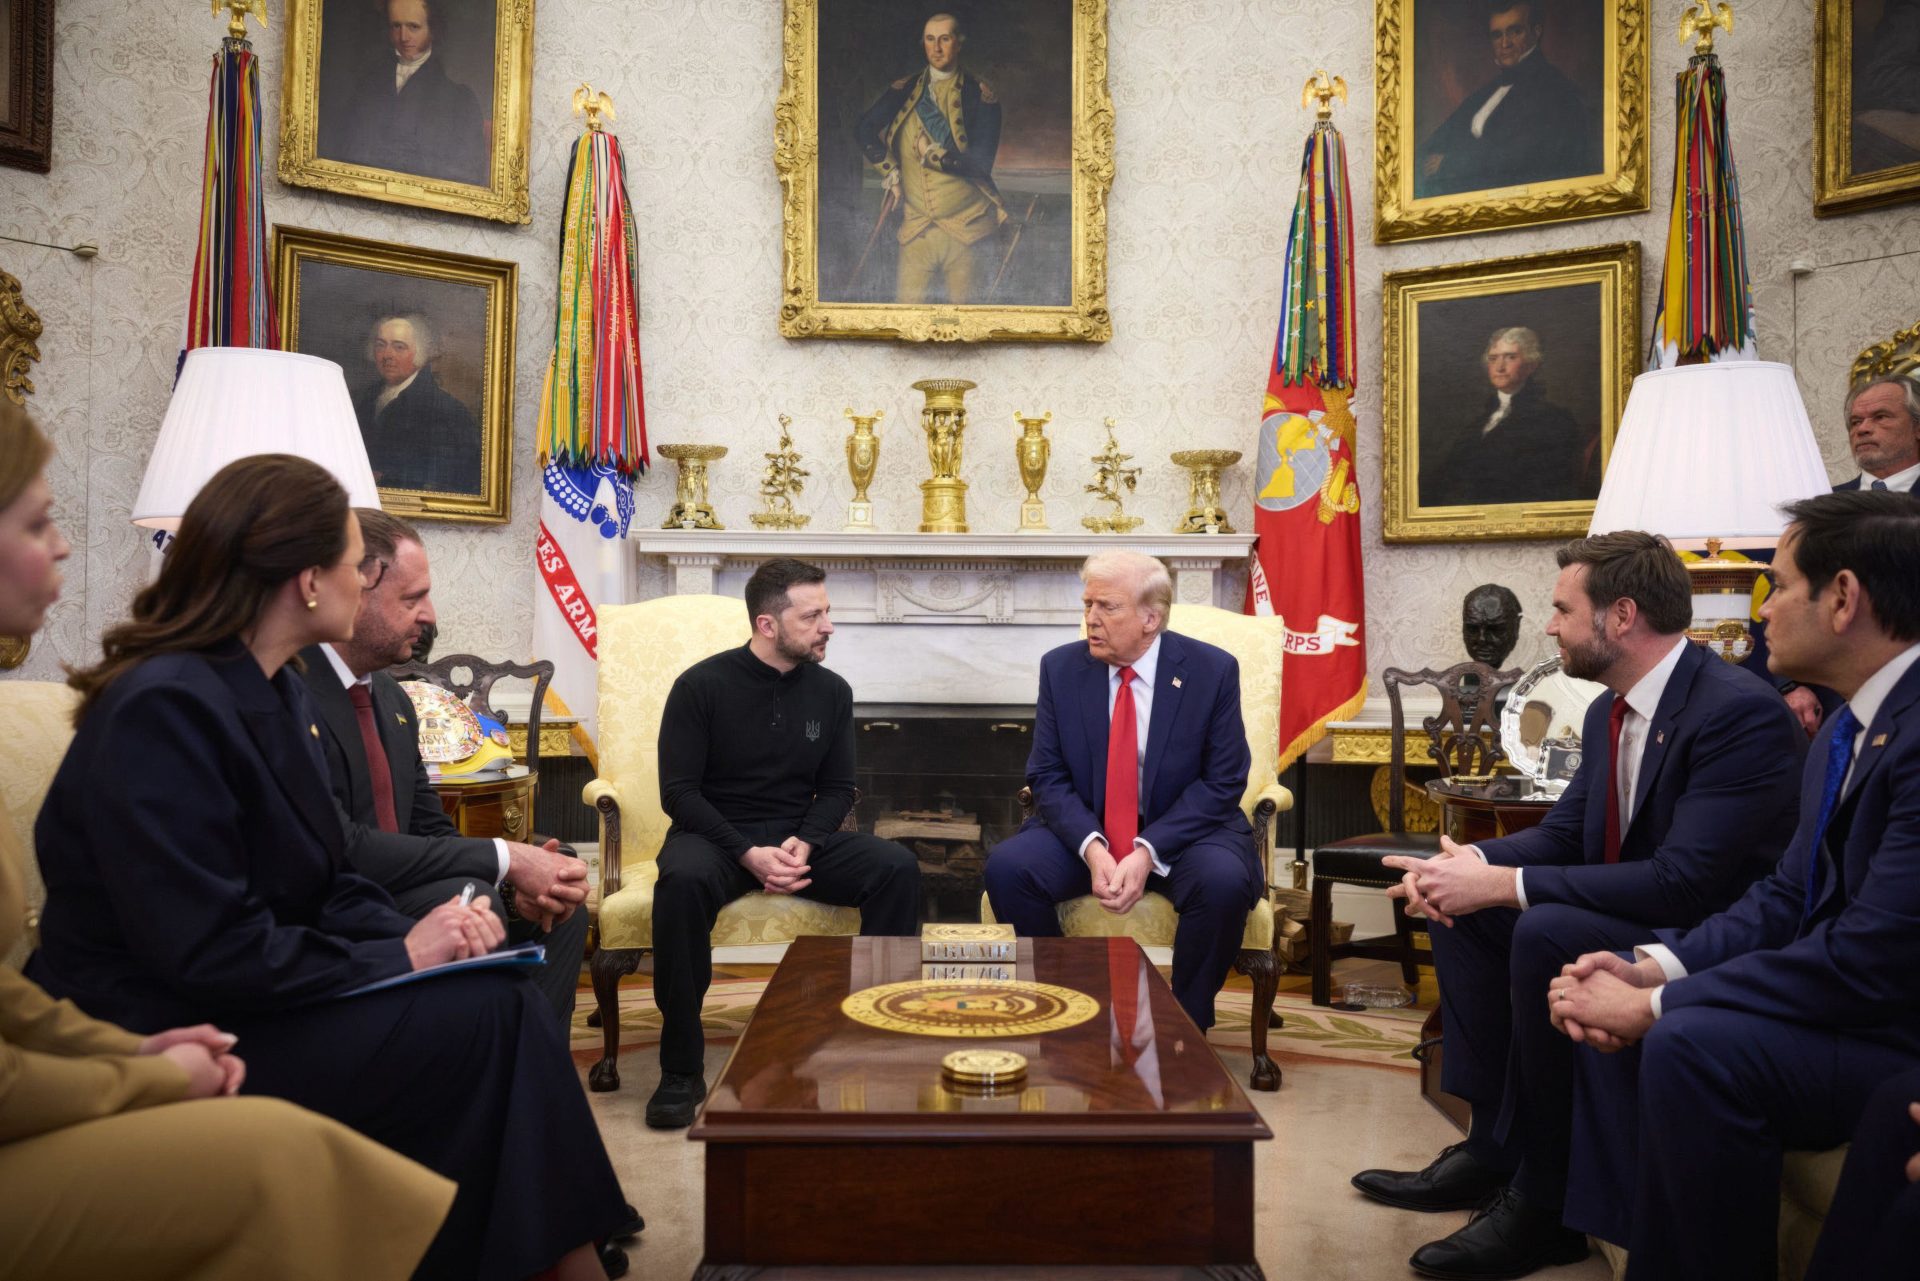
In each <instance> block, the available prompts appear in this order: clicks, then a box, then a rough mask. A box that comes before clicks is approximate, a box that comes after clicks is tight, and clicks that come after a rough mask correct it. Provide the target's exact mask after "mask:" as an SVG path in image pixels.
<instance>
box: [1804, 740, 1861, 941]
mask: <svg viewBox="0 0 1920 1281" xmlns="http://www.w3.org/2000/svg"><path fill="white" fill-rule="evenodd" d="M1859 732H1860V718H1859V717H1858V716H1855V715H1854V714H1853V709H1852V708H1851V707H1849V706H1847V705H1846V704H1845V703H1842V704H1841V705H1840V714H1839V715H1838V716H1835V717H1834V718H1833V737H1832V738H1831V739H1829V740H1828V741H1827V777H1826V781H1825V782H1824V783H1822V784H1821V787H1820V819H1819V821H1818V822H1816V823H1815V824H1814V825H1813V844H1812V845H1810V846H1809V847H1808V848H1807V895H1806V899H1805V901H1804V903H1803V904H1802V906H1801V909H1800V932H1801V933H1803V934H1804V933H1806V928H1807V921H1808V920H1809V919H1810V918H1811V917H1812V916H1813V896H1814V891H1815V890H1817V889H1818V888H1819V886H1820V843H1821V842H1822V841H1824V840H1826V839H1827V824H1828V823H1830V822H1832V821H1833V811H1834V810H1835V809H1836V808H1838V806H1839V804H1840V789H1841V787H1842V786H1843V785H1844V784H1845V783H1846V781H1847V769H1848V767H1849V766H1851V765H1852V764H1853V736H1854V735H1855V734H1858V733H1859ZM1836 862H1837V860H1836Z"/></svg>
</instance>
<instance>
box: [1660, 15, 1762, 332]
mask: <svg viewBox="0 0 1920 1281" xmlns="http://www.w3.org/2000/svg"><path fill="white" fill-rule="evenodd" d="M1716 25H1717V26H1721V27H1725V28H1726V29H1727V30H1728V31H1732V30H1733V11H1732V10H1731V9H1729V8H1728V7H1727V6H1726V5H1725V4H1724V3H1723V4H1721V5H1720V7H1719V9H1718V10H1715V9H1714V8H1713V6H1712V4H1711V3H1703V4H1701V5H1699V6H1698V7H1697V8H1696V7H1690V8H1689V9H1688V10H1687V14H1686V16H1685V17H1684V18H1682V19H1681V20H1680V38H1681V39H1682V40H1691V39H1693V38H1694V37H1696V36H1697V37H1698V38H1699V44H1697V45H1696V46H1695V47H1694V52H1693V56H1692V57H1691V58H1689V59H1687V69H1686V70H1685V71H1682V72H1681V73H1680V74H1679V76H1678V77H1676V79H1675V82H1674V124H1675V128H1676V130H1677V132H1678V137H1677V138H1676V140H1675V146H1674V156H1673V208H1672V211H1671V212H1670V213H1669V214H1668V215H1667V257H1666V266H1665V269H1664V271H1663V272H1662V275H1661V280H1660V293H1659V296H1658V299H1657V301H1656V302H1655V303H1654V308H1655V310H1654V314H1653V340H1652V343H1651V344H1650V346H1649V350H1648V352H1647V368H1649V369H1671V368H1672V367H1674V366H1675V365H1692V364H1699V363H1701V362H1703V361H1712V360H1757V359H1758V358H1759V357H1758V354H1757V353H1756V351H1755V349H1754V320H1753V286H1752V284H1751V282H1750V281H1749V280H1748V278H1747V237H1746V232H1745V230H1744V229H1743V228H1742V226H1741V221H1740V180H1739V178H1738V177H1737V176H1736V175H1735V174H1734V171H1733V145H1732V142H1731V141H1730V139H1729V138H1728V135H1727V81H1726V77H1725V76H1723V75H1721V73H1720V59H1719V58H1718V57H1716V56H1715V55H1714V52H1713V29H1714V27H1715V26H1716Z"/></svg>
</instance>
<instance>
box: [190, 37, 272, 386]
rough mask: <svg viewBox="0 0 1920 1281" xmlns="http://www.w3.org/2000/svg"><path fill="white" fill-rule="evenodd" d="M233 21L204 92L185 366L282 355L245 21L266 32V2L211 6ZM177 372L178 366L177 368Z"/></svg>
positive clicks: (254, 66)
mask: <svg viewBox="0 0 1920 1281" xmlns="http://www.w3.org/2000/svg"><path fill="white" fill-rule="evenodd" d="M223 8H224V9H228V10H229V11H230V13H231V17H230V20H229V22H228V25H227V35H226V38H225V39H223V40H222V41H221V42H220V48H219V50H218V51H217V52H216V53H215V54H214V55H213V78H212V81H211V83H210V84H209V86H208V89H207V138H206V162H205V165H204V166H203V168H202V171H201V180H200V238H199V242H198V243H197V244H196V245H195V247H194V254H193V284H192V290H191V293H190V295H189V297H188V302H187V327H186V338H185V341H184V342H183V343H182V344H181V349H180V362H184V361H185V360H186V358H187V353H188V352H189V351H192V350H193V349H194V348H196V347H275V348H277V347H279V345H280V325H279V318H278V317H277V316H276V315H275V314H274V309H273V277H272V274H271V273H270V271H269V270H268V265H267V209H266V203H265V201H264V199H263V194H262V190H261V185H260V156H261V148H260V60H259V59H258V58H256V57H255V56H254V53H253V45H252V44H250V43H249V42H248V40H247V25H246V15H247V14H248V13H251V14H253V16H254V17H255V19H257V20H258V21H259V23H260V25H261V26H263V27H264V26H266V25H267V5H266V0H213V12H215V13H219V12H220V10H221V9H223ZM175 369H176V373H177V372H178V364H176V366H175Z"/></svg>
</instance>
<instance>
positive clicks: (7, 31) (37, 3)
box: [0, 0, 53, 173]
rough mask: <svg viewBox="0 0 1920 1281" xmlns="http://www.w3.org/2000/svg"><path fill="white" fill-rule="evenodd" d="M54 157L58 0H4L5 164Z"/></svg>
mask: <svg viewBox="0 0 1920 1281" xmlns="http://www.w3.org/2000/svg"><path fill="white" fill-rule="evenodd" d="M52 163H53V0H0V164H3V165H12V166H14V167H15V168H17V169H31V170H33V171H34V172H35V173H45V172H47V170H48V168H49V167H50V166H51V165H52Z"/></svg>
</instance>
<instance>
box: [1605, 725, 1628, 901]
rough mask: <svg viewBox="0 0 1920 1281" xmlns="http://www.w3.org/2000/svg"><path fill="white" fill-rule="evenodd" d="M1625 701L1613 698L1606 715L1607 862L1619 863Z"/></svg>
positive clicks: (1623, 772) (1623, 771)
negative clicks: (1609, 768)
mask: <svg viewBox="0 0 1920 1281" xmlns="http://www.w3.org/2000/svg"><path fill="white" fill-rule="evenodd" d="M1626 719H1627V700H1626V699H1624V698H1622V697H1620V696H1619V695H1618V694H1615V695H1614V696H1613V708H1612V710H1611V711H1609V712H1608V713H1607V759H1608V760H1610V761H1612V762H1613V775H1612V777H1611V778H1610V779H1608V781H1607V862H1609V863H1618V862H1619V861H1620V778H1621V776H1622V775H1623V774H1625V773H1626V771H1625V770H1623V769H1621V768H1620V727H1621V725H1623V724H1625V723H1626Z"/></svg>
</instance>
